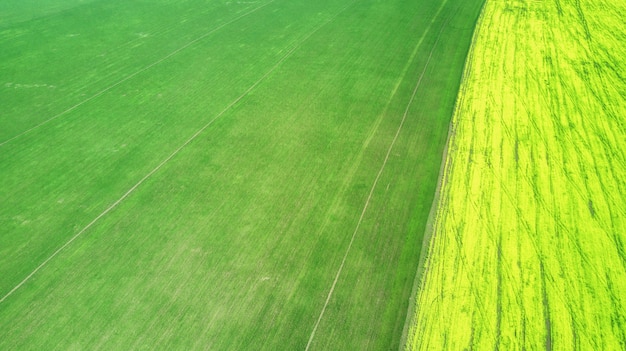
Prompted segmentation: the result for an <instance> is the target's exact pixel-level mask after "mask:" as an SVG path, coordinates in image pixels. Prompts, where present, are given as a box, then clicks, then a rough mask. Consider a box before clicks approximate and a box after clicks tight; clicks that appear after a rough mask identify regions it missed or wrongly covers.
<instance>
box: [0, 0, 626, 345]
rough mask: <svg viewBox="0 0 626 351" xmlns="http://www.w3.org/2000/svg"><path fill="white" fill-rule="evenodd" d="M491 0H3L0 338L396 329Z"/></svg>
mask: <svg viewBox="0 0 626 351" xmlns="http://www.w3.org/2000/svg"><path fill="white" fill-rule="evenodd" d="M481 6H482V1H481V0H471V1H467V0H465V1H460V0H446V1H427V0H423V1H405V0H390V1H375V0H369V1H368V0H364V1H348V0H319V1H308V0H307V1H305V0H289V1H287V0H274V1H270V0H266V1H248V2H246V1H243V2H238V1H227V0H215V1H200V0H186V1H165V0H155V1H142V0H133V1H122V0H107V1H98V0H93V1H79V0H54V1H53V0H50V1H48V2H47V5H46V6H39V4H37V2H36V1H16V0H8V1H3V2H2V4H0V10H1V11H0V48H1V49H0V349H2V350H8V349H18V350H22V349H32V350H41V349H155V348H157V349H158V348H160V349H185V350H188V349H219V350H222V349H230V350H235V349H236V350H244V349H252V350H259V349H267V350H279V349H284V350H295V349H344V350H366V349H389V348H397V347H398V346H399V343H400V342H401V341H400V338H401V334H402V330H403V326H404V323H405V319H406V313H407V312H406V311H407V308H408V304H409V297H410V294H411V290H412V287H413V282H414V277H415V272H416V267H417V264H418V260H419V253H420V251H421V243H422V235H423V232H424V228H425V226H426V221H427V218H428V214H429V211H430V206H431V203H432V199H433V196H434V192H435V188H436V183H437V177H438V172H439V167H440V162H441V157H442V152H443V150H444V145H445V142H446V137H447V133H448V126H449V122H450V117H451V115H452V111H453V106H454V103H455V99H456V95H457V92H458V88H459V83H460V78H461V74H462V70H463V65H464V62H465V58H466V54H467V51H468V49H469V45H470V41H471V36H472V33H473V30H474V24H475V21H476V19H477V17H478V14H479V11H480V8H481ZM622 160H623V159H622ZM594 200H595V199H594ZM596 201H598V205H597V207H596V208H597V210H596V213H597V216H598V218H605V217H601V216H605V213H606V212H602V207H601V202H600V201H599V200H596ZM594 203H595V202H594Z"/></svg>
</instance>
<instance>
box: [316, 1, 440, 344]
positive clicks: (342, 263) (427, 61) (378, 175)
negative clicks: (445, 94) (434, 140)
mask: <svg viewBox="0 0 626 351" xmlns="http://www.w3.org/2000/svg"><path fill="white" fill-rule="evenodd" d="M447 2H448V1H447V0H445V1H444V2H443V3H442V4H441V6H440V8H439V10H438V11H437V13H436V15H435V17H434V18H433V21H432V22H431V23H430V24H429V26H428V27H427V29H426V30H425V31H424V34H423V35H422V37H421V38H420V40H419V41H418V43H417V45H416V47H415V49H414V51H413V54H412V55H411V60H412V59H413V58H414V57H415V54H416V53H417V50H418V48H419V47H420V46H421V45H422V43H423V41H424V39H425V38H426V34H428V33H429V32H430V29H431V28H432V24H433V23H434V21H435V20H436V19H437V17H438V16H439V14H440V13H441V10H442V9H443V7H444V6H445V5H446V3H447ZM450 18H451V17H448V19H446V20H445V22H444V23H443V25H442V26H441V28H440V30H439V32H438V34H437V38H436V40H435V42H434V44H433V46H432V48H431V50H430V53H429V55H428V59H427V60H426V63H425V64H424V68H423V70H422V72H421V74H420V76H419V78H418V80H417V83H416V85H415V88H414V89H413V93H412V94H411V98H410V99H409V102H408V104H407V106H406V109H405V110H404V114H403V115H402V119H401V120H400V125H399V126H398V129H397V130H396V134H395V135H394V137H393V139H392V141H391V144H390V145H389V148H388V149H387V154H386V155H385V159H384V160H383V163H382V165H381V167H380V170H379V171H378V173H377V175H376V178H375V179H374V183H373V184H372V187H371V189H370V192H369V194H368V196H367V200H365V204H364V205H363V210H362V211H361V215H360V216H359V221H358V222H357V224H356V227H355V228H354V231H353V232H352V236H351V237H350V242H349V243H348V247H347V248H346V252H345V253H344V256H343V259H342V260H341V264H340V266H339V268H338V270H337V273H336V274H335V279H334V280H333V283H332V285H331V287H330V290H329V292H328V295H327V296H326V301H325V302H324V305H323V307H322V310H321V311H320V314H319V316H318V318H317V321H316V322H315V325H314V326H313V330H312V331H311V334H310V336H309V340H308V342H307V345H306V348H305V351H309V349H310V348H311V345H312V343H313V339H314V338H315V334H316V332H317V329H318V328H319V325H320V323H321V321H322V319H323V318H324V314H325V312H326V308H327V307H328V304H329V303H330V300H331V298H332V296H333V293H334V291H335V287H336V286H337V282H338V281H339V278H340V277H341V273H342V272H343V267H344V266H345V263H346V260H347V258H348V255H349V254H350V250H351V248H352V244H353V243H354V240H355V238H356V234H357V233H358V231H359V228H360V226H361V223H362V222H363V218H364V217H365V213H366V212H367V209H368V207H369V204H370V201H371V199H372V196H373V195H374V191H375V190H376V185H378V181H379V180H380V177H381V176H382V173H383V171H384V170H385V166H386V165H387V161H388V160H389V157H390V156H391V151H392V150H393V147H394V145H395V143H396V140H397V139H398V136H399V135H400V132H401V131H402V127H403V126H404V122H405V121H406V118H407V116H408V114H409V110H410V108H411V105H412V104H413V100H415V96H416V95H417V91H418V90H419V87H420V86H421V83H422V79H423V78H424V75H425V74H426V69H427V68H428V66H429V65H430V61H431V59H432V56H433V53H434V51H435V48H436V47H437V44H438V43H439V39H440V38H441V34H442V33H443V30H444V29H445V27H446V25H447V24H448V22H449V20H450ZM398 86H399V84H398ZM395 89H397V86H396V88H395ZM395 89H394V93H395Z"/></svg>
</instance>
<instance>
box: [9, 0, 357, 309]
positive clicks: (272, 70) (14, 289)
mask: <svg viewBox="0 0 626 351" xmlns="http://www.w3.org/2000/svg"><path fill="white" fill-rule="evenodd" d="M272 1H274V0H272ZM355 1H356V0H355ZM355 1H352V2H350V3H349V4H348V5H347V6H346V7H344V8H343V9H341V10H340V11H339V12H338V13H337V14H335V15H334V16H333V17H331V18H329V19H328V20H326V21H325V22H323V23H322V24H320V25H319V26H317V27H315V29H313V31H311V32H310V33H309V34H307V35H305V36H304V37H303V38H302V39H301V40H299V41H298V42H297V43H296V44H295V45H294V46H293V47H292V48H291V49H290V50H289V51H287V53H286V54H285V55H284V56H283V57H282V58H281V59H280V60H278V62H277V63H276V64H275V65H274V66H272V68H270V69H269V70H268V71H267V72H266V73H265V74H264V75H263V76H261V78H259V79H258V80H257V81H256V82H254V84H252V85H251V86H250V87H249V88H248V89H246V90H245V91H244V92H243V93H242V94H241V95H239V97H237V98H236V99H235V100H233V101H232V102H231V103H230V104H228V105H227V106H226V107H225V108H224V109H223V110H222V111H221V112H220V113H219V114H217V115H216V116H215V117H213V118H212V119H211V120H210V121H209V122H208V123H206V124H205V125H204V126H202V127H201V128H200V129H198V130H197V131H196V132H195V133H194V134H193V135H192V136H191V137H190V138H189V139H187V140H186V141H185V142H184V143H183V144H181V145H180V146H179V147H178V148H176V150H174V151H173V152H172V153H171V154H170V155H169V156H168V157H166V158H165V159H164V160H163V161H161V163H159V164H158V165H157V166H156V167H155V168H154V169H153V170H151V171H150V172H148V174H146V175H145V176H144V177H143V178H141V179H140V180H139V181H138V182H137V183H136V184H135V185H133V186H132V187H131V188H130V189H129V190H128V191H126V192H125V193H124V194H123V195H122V196H121V197H120V198H119V199H117V200H116V201H115V202H113V203H112V204H111V205H109V207H107V208H106V209H105V210H104V211H103V212H102V213H100V214H99V215H98V216H97V217H96V218H94V219H93V220H92V221H91V222H89V223H88V224H87V225H86V226H85V227H83V229H81V230H80V231H79V232H78V233H76V234H75V235H74V236H73V237H71V238H70V239H69V240H68V241H67V242H66V243H65V244H63V245H61V247H59V248H58V249H57V250H56V251H54V252H53V253H52V254H51V255H50V256H49V257H48V258H46V259H45V260H44V261H43V262H42V263H41V264H40V265H39V266H37V268H35V269H34V270H33V271H32V272H31V273H30V274H28V275H27V276H26V278H24V279H23V280H22V281H21V282H20V283H19V284H17V285H16V286H15V287H13V289H11V290H10V291H9V292H8V293H6V294H5V295H4V296H3V297H2V298H0V304H1V303H3V302H4V301H5V300H6V299H7V298H9V297H10V296H11V295H13V293H15V291H17V290H18V289H19V288H20V287H22V286H23V285H24V284H26V282H28V281H29V280H30V278H32V277H33V276H34V275H35V274H37V272H39V271H40V270H41V269H42V268H43V267H44V266H46V265H47V264H48V263H49V262H50V261H51V260H52V259H54V258H55V257H56V256H57V255H58V254H59V253H61V252H62V251H63V250H64V249H65V248H66V247H68V246H69V245H70V244H71V243H72V242H74V241H75V240H76V239H78V237H80V236H81V235H83V234H84V233H85V232H86V231H87V230H89V228H91V227H92V226H93V225H94V224H96V222H98V221H99V220H100V219H101V218H102V217H104V216H106V215H107V214H108V213H109V212H111V211H112V210H113V209H115V208H116V207H117V206H118V205H119V204H120V203H121V202H122V201H124V200H125V199H126V198H127V197H128V196H130V195H131V193H133V192H134V191H135V190H136V189H137V188H138V187H139V186H140V185H141V184H143V183H144V182H145V181H146V180H148V178H150V177H151V176H152V175H154V174H155V173H156V172H157V171H159V170H160V169H161V168H162V167H163V166H164V165H165V164H166V163H168V162H169V161H170V160H171V159H172V158H174V156H176V155H177V154H178V153H179V152H180V151H181V150H182V149H184V148H185V147H186V146H187V145H189V144H190V143H191V142H192V141H194V140H195V139H196V138H197V137H198V136H199V135H200V134H201V133H202V132H203V131H204V130H206V129H207V128H208V127H209V126H211V125H212V124H213V123H214V122H215V121H217V120H218V119H219V118H220V117H222V116H223V115H224V114H225V113H226V112H228V111H229V110H230V109H231V108H232V107H233V106H235V105H236V104H237V103H239V102H240V101H241V100H243V98H245V97H246V96H247V95H248V94H249V93H250V92H252V90H254V89H255V88H256V87H257V86H258V85H259V84H261V83H262V82H263V81H264V80H265V79H266V78H267V77H269V76H270V75H271V74H272V73H274V71H275V70H276V69H277V68H278V67H279V66H280V65H281V64H282V63H283V62H285V61H286V60H287V59H288V58H289V57H291V55H293V53H294V52H295V51H296V50H298V49H299V48H300V47H301V46H302V44H303V43H304V42H305V41H307V40H308V39H309V38H311V37H312V36H313V35H314V34H315V33H317V31H319V30H320V29H321V28H322V27H324V26H325V25H327V24H329V23H330V22H332V21H333V20H335V18H337V16H339V15H340V14H341V13H342V12H344V11H345V10H347V9H348V8H349V7H350V6H352V4H354V3H355Z"/></svg>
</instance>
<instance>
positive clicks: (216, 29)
mask: <svg viewBox="0 0 626 351" xmlns="http://www.w3.org/2000/svg"><path fill="white" fill-rule="evenodd" d="M274 1H276V0H269V1H268V2H266V3H264V4H262V5H260V6H257V7H255V8H253V9H252V10H249V11H246V12H244V13H242V14H241V15H239V16H237V17H235V18H233V19H231V20H230V21H227V22H225V23H222V24H221V25H219V26H217V27H215V28H213V29H211V30H210V31H208V32H206V33H204V34H203V35H201V36H199V37H197V38H196V39H194V40H192V41H190V42H188V43H187V44H185V45H183V46H181V47H180V48H178V49H176V50H174V51H172V52H171V53H169V54H167V55H165V56H164V57H162V58H160V59H158V60H156V61H154V62H153V63H151V64H149V65H147V66H145V67H144V68H142V69H140V70H138V71H136V72H135V73H131V74H130V75H128V76H126V77H124V78H122V79H121V80H119V81H117V82H116V83H113V84H111V85H109V86H108V87H106V88H104V89H102V90H100V91H99V92H97V93H95V94H94V95H92V96H90V97H88V98H86V99H85V100H83V101H81V102H79V103H77V104H76V105H74V106H72V107H70V108H68V109H66V110H64V111H62V112H60V113H58V114H56V115H54V116H52V117H50V118H48V119H47V120H45V121H43V122H41V123H39V124H37V125H35V126H34V127H31V128H29V129H27V130H25V131H23V132H21V133H19V134H17V135H15V136H13V137H11V138H9V139H7V140H4V141H2V142H0V147H2V146H4V145H6V144H8V143H10V142H11V141H13V140H15V139H18V138H20V137H22V136H24V135H26V134H28V133H30V132H32V131H34V130H36V129H39V128H40V127H42V126H44V125H46V124H48V123H50V122H52V121H54V120H56V119H58V118H59V117H62V116H64V115H66V114H68V113H70V112H72V111H74V110H75V109H77V108H79V107H80V106H82V105H84V104H86V103H88V102H89V101H91V100H94V99H96V98H98V97H100V96H101V95H103V94H104V93H106V92H108V91H109V90H111V89H113V88H115V87H117V86H119V85H121V84H123V83H125V82H126V81H128V80H130V79H132V78H134V77H135V76H137V75H139V74H141V73H143V72H145V71H147V70H149V69H150V68H152V67H154V66H156V65H158V64H160V63H162V62H163V61H166V60H167V59H169V58H170V57H172V56H175V55H176V54H178V53H180V52H181V51H183V50H185V49H187V48H188V47H190V46H192V45H194V44H195V43H197V42H199V41H201V40H202V39H204V38H206V37H208V36H209V35H211V34H213V33H215V32H217V31H219V30H220V29H222V28H224V27H226V26H228V25H230V24H232V23H235V22H237V21H238V20H240V19H242V18H244V17H246V16H248V15H250V14H252V13H254V12H256V11H258V10H260V9H262V8H263V7H265V6H267V5H269V4H271V3H273V2H274Z"/></svg>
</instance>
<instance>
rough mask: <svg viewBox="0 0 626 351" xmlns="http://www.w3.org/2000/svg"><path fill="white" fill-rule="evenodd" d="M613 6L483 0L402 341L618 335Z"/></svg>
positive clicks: (625, 10)
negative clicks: (422, 272) (410, 324)
mask: <svg viewBox="0 0 626 351" xmlns="http://www.w3.org/2000/svg"><path fill="white" fill-rule="evenodd" d="M624 18H626V5H625V4H624V3H623V2H618V1H603V0H600V1H587V0H560V1H556V2H552V1H549V2H545V1H495V0H493V1H492V0H488V1H487V4H486V7H485V10H484V12H483V15H482V17H481V20H480V21H479V24H478V29H477V32H476V36H475V39H474V43H473V46H472V50H471V52H470V55H469V60H468V64H467V70H466V72H465V78H464V83H463V84H462V87H461V92H460V95H459V100H458V105H457V110H456V114H455V117H454V119H453V128H452V132H451V140H450V143H449V150H448V157H447V161H446V167H445V172H444V174H443V183H442V190H441V196H440V204H439V208H438V210H437V211H436V218H435V226H434V228H435V231H434V236H433V239H432V241H431V245H430V249H429V255H428V260H427V262H426V265H425V272H426V273H425V277H424V280H423V283H422V289H421V290H420V293H419V296H418V299H417V313H416V317H415V321H414V325H413V329H412V331H411V333H410V335H411V337H412V339H411V340H410V343H409V347H408V349H411V350H434V349H448V350H463V349H465V350H468V349H469V350H472V349H474V350H498V349H501V350H543V349H545V350H624V349H626V183H625V182H626V138H625V136H626V119H625V117H626V96H625V94H624V93H625V92H626V80H624V76H625V75H626V61H625V60H624V58H625V57H626V49H625V46H624V43H625V42H626V34H625V33H626V24H625V22H624Z"/></svg>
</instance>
